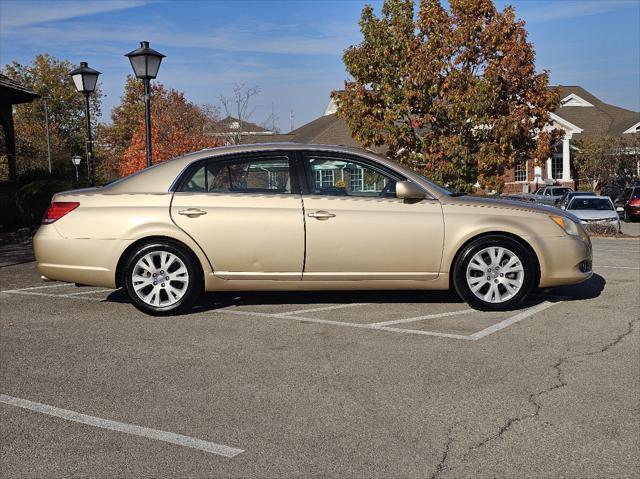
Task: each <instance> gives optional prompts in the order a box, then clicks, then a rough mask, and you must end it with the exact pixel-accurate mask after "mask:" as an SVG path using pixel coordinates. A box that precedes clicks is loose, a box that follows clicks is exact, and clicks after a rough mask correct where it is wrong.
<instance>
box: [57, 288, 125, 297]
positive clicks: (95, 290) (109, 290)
mask: <svg viewBox="0 0 640 479" xmlns="http://www.w3.org/2000/svg"><path fill="white" fill-rule="evenodd" d="M111 291H115V289H111V288H109V289H94V290H92V291H80V292H79V293H68V294H63V295H62V296H65V297H67V296H82V295H83V294H91V293H107V292H111Z"/></svg>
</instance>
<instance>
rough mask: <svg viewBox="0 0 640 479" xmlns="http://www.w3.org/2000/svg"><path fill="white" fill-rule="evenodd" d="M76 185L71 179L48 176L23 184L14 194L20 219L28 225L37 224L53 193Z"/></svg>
mask: <svg viewBox="0 0 640 479" xmlns="http://www.w3.org/2000/svg"><path fill="white" fill-rule="evenodd" d="M47 175H48V173H47ZM34 176H35V175H34ZM76 187H77V186H76V185H75V184H74V183H73V182H72V181H69V180H63V179H57V178H50V177H48V178H46V179H38V180H35V181H32V182H30V183H28V184H25V185H24V186H22V187H21V188H20V189H18V193H17V194H16V208H17V210H18V212H19V213H20V217H21V220H22V221H23V222H24V223H26V224H30V225H35V224H38V223H39V222H40V220H41V219H42V215H44V212H45V211H46V209H47V207H48V206H49V204H50V203H51V197H52V196H53V195H54V194H55V193H58V192H59V191H65V190H72V189H74V188H76Z"/></svg>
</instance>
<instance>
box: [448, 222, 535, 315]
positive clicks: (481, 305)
mask: <svg viewBox="0 0 640 479" xmlns="http://www.w3.org/2000/svg"><path fill="white" fill-rule="evenodd" d="M492 246H497V247H502V248H506V249H507V250H509V251H510V252H511V253H513V254H514V255H515V256H517V258H518V259H519V260H520V263H521V264H522V267H523V270H524V273H523V279H522V286H521V287H520V290H519V291H518V292H517V293H516V294H514V295H513V296H512V297H511V298H509V299H506V300H505V301H504V302H499V303H492V302H489V301H484V300H483V299H481V298H479V297H478V296H476V294H475V293H474V292H473V291H472V290H471V287H470V286H469V284H468V283H467V267H468V265H469V262H470V261H471V259H472V258H473V257H474V256H475V255H476V254H477V253H478V252H480V251H481V250H483V249H485V248H489V247H492ZM536 265H537V262H536V259H535V257H534V256H533V254H532V253H531V252H530V251H529V250H528V249H527V248H525V247H524V246H523V245H522V244H521V243H519V242H518V241H516V240H514V239H513V238H510V237H508V236H503V235H499V234H496V235H489V236H483V237H481V238H478V239H476V240H474V241H472V242H471V243H469V244H468V245H466V246H465V247H464V249H463V250H462V251H461V252H460V254H459V255H458V257H457V259H456V262H455V264H454V266H453V271H452V274H453V276H452V280H453V286H454V288H455V290H456V291H457V293H458V294H459V295H460V297H461V298H462V299H464V300H465V301H466V302H467V303H468V304H469V306H471V307H472V308H474V309H478V310H480V311H505V310H510V309H513V308H515V307H516V306H517V305H518V304H519V303H521V302H522V301H523V300H524V299H525V298H526V297H527V296H528V295H529V293H530V292H531V291H532V290H533V289H534V288H535V287H536V282H537V280H538V278H537V274H538V273H537V266H536ZM487 288H488V287H487ZM502 288H504V286H502ZM480 291H481V292H482V288H481V290H480Z"/></svg>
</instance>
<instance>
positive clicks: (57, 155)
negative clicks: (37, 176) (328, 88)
mask: <svg viewBox="0 0 640 479" xmlns="http://www.w3.org/2000/svg"><path fill="white" fill-rule="evenodd" d="M76 67H77V65H74V64H73V63H71V62H69V61H68V60H60V59H58V58H55V57H52V56H51V55H48V54H44V55H37V56H36V57H35V59H34V61H33V62H32V63H31V64H29V65H23V64H21V63H18V62H15V61H14V62H12V63H10V64H7V65H5V67H4V68H2V73H3V74H5V75H7V76H8V77H10V78H12V79H13V80H15V81H17V82H18V83H20V84H22V85H24V86H26V87H27V88H29V89H30V90H32V91H34V92H35V93H37V94H38V95H40V96H41V98H40V99H36V100H34V101H33V102H32V103H23V104H20V105H16V106H15V111H14V115H13V119H14V124H15V132H16V164H17V168H18V172H21V171H25V170H27V169H33V168H39V169H47V167H48V165H47V135H46V122H45V109H44V101H45V100H46V102H47V109H48V116H49V134H50V138H51V150H52V163H53V167H54V169H59V170H66V169H68V168H69V167H70V166H71V160H70V158H71V157H72V156H73V155H82V156H85V147H86V143H85V126H84V125H85V124H84V98H83V96H82V95H80V94H79V93H78V92H77V90H76V88H75V86H74V84H73V81H72V79H71V77H70V76H69V72H70V71H71V70H73V69H74V68H76ZM102 97H103V95H102V93H101V90H100V85H98V87H97V88H96V92H95V93H94V94H92V95H91V102H90V107H91V116H92V122H93V124H94V126H95V125H96V124H97V121H98V118H99V116H100V105H101V100H102Z"/></svg>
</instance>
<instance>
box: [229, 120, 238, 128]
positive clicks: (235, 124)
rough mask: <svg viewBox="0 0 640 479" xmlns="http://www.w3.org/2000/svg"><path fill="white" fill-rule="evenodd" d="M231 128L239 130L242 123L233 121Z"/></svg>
mask: <svg viewBox="0 0 640 479" xmlns="http://www.w3.org/2000/svg"><path fill="white" fill-rule="evenodd" d="M229 128H231V129H232V130H237V129H239V128H240V122H239V121H232V122H231V124H230V125H229Z"/></svg>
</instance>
